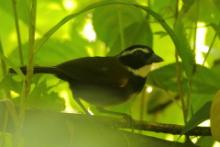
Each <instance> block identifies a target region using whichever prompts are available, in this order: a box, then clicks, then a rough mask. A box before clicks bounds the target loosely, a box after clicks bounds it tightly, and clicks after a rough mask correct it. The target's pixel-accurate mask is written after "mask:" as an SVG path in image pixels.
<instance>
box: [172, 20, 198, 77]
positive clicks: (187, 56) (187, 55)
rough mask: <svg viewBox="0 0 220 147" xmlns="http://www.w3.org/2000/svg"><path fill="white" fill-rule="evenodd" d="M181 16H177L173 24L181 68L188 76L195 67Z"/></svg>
mask: <svg viewBox="0 0 220 147" xmlns="http://www.w3.org/2000/svg"><path fill="white" fill-rule="evenodd" d="M185 30H186V29H185V28H184V26H183V22H182V20H181V18H179V19H178V20H177V22H176V24H175V26H174V31H175V34H176V39H177V45H176V50H177V52H178V54H179V56H180V57H181V59H182V64H183V68H184V70H185V72H186V74H187V76H188V77H191V76H192V74H193V70H194V68H195V59H194V56H193V54H192V50H191V48H190V45H189V42H188V40H187V38H186V32H185Z"/></svg>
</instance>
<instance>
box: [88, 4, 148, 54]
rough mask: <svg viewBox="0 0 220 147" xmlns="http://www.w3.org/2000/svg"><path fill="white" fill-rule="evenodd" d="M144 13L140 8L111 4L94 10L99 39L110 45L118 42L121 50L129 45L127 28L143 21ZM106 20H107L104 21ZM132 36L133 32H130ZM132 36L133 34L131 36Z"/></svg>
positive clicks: (95, 26)
mask: <svg viewBox="0 0 220 147" xmlns="http://www.w3.org/2000/svg"><path fill="white" fill-rule="evenodd" d="M143 18H144V15H143V13H142V12H141V10H140V9H138V8H135V7H131V6H124V5H111V6H105V7H102V8H96V9H95V10H94V12H93V19H92V20H93V26H94V29H95V31H96V34H97V36H98V38H99V39H101V40H102V41H104V42H105V43H106V45H107V46H108V47H110V48H111V47H112V46H113V44H116V42H117V43H118V44H119V45H120V46H119V50H121V49H124V48H125V47H127V43H128V42H127V40H126V39H125V38H126V35H127V34H124V30H125V28H127V27H128V26H131V25H132V24H134V23H137V22H143ZM103 20H105V21H103ZM129 35H130V36H131V35H132V34H129ZM131 37H132V36H131Z"/></svg>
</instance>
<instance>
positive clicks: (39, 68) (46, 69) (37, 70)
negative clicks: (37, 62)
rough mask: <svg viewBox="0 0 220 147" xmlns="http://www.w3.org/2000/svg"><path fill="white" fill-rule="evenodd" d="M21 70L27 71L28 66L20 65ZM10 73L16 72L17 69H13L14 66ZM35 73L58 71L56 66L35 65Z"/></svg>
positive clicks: (24, 72) (55, 72)
mask: <svg viewBox="0 0 220 147" xmlns="http://www.w3.org/2000/svg"><path fill="white" fill-rule="evenodd" d="M20 70H21V72H22V73H23V74H26V73H27V67H26V66H22V67H20ZM9 72H10V73H16V72H15V70H13V69H12V68H11V69H10V70H9ZM33 72H34V74H37V73H49V74H55V75H56V74H57V73H58V71H57V69H56V68H55V67H43V66H35V67H34V71H33Z"/></svg>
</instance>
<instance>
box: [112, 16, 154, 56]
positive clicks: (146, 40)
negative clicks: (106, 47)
mask: <svg viewBox="0 0 220 147" xmlns="http://www.w3.org/2000/svg"><path fill="white" fill-rule="evenodd" d="M123 36H124V38H123V40H124V42H125V43H124V46H125V47H128V46H131V45H134V44H145V45H148V46H149V47H152V43H153V34H152V30H151V28H150V25H149V23H148V21H147V20H146V18H144V19H143V20H142V21H139V22H135V23H133V24H131V25H129V26H128V27H127V28H125V29H124V31H123ZM117 38H118V39H116V41H115V42H114V44H113V46H111V47H110V49H111V50H110V52H109V55H116V54H117V53H118V52H119V51H121V46H122V44H121V42H118V40H119V39H120V34H118V37H117Z"/></svg>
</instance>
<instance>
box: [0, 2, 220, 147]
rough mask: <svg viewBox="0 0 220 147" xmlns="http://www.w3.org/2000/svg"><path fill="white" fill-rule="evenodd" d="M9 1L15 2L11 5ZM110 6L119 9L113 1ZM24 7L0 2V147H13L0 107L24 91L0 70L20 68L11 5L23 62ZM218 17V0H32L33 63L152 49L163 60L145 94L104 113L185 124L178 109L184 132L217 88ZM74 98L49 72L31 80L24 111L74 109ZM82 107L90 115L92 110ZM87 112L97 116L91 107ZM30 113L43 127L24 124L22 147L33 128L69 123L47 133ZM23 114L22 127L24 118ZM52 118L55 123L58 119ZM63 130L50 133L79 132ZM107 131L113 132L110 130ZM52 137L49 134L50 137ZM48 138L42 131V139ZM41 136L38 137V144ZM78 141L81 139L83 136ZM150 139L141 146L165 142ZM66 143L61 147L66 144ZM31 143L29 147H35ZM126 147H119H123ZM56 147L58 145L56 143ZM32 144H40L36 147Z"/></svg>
mask: <svg viewBox="0 0 220 147" xmlns="http://www.w3.org/2000/svg"><path fill="white" fill-rule="evenodd" d="M13 1H16V5H14V4H15V3H13ZM117 2H122V3H124V4H117ZM30 3H31V1H27V0H12V1H4V0H0V18H1V24H0V25H1V27H0V41H1V47H0V59H1V60H0V69H1V70H0V102H1V105H0V110H1V111H0V118H1V119H0V120H1V122H0V131H1V132H0V146H1V145H2V146H4V145H5V146H7V147H11V146H13V145H12V144H13V141H12V140H13V139H12V138H13V137H12V136H13V135H11V131H9V132H7V128H8V126H9V128H11V127H10V126H11V122H10V121H8V119H7V118H8V117H6V116H7V115H8V109H9V108H8V107H5V106H4V104H5V103H7V101H10V103H12V106H14V107H15V109H16V110H18V109H19V107H20V106H21V105H20V98H21V95H22V89H23V88H24V86H23V80H22V78H21V77H20V76H13V77H12V76H11V75H10V74H7V73H5V69H4V64H6V65H7V68H10V67H11V66H12V67H13V68H14V67H19V66H21V65H20V61H21V58H20V57H19V52H18V43H17V40H18V36H17V33H16V28H15V13H14V11H15V9H14V7H13V5H14V6H16V8H17V11H16V14H17V15H18V22H19V29H20V32H21V33H20V34H21V35H20V37H21V46H22V54H23V60H24V61H25V65H26V64H27V63H28V59H29V54H28V52H29V51H28V49H29V41H28V28H29V21H30V20H31V19H33V18H32V17H31V16H30ZM136 4H137V5H136ZM146 6H147V7H146ZM72 14H73V15H72ZM69 16H71V17H69ZM219 17H220V4H219V1H218V0H162V1H161V0H147V1H146V0H129V1H123V0H121V1H110V0H96V1H91V0H83V1H82V0H81V1H80V0H44V1H43V0H38V1H37V17H36V42H37V43H39V44H40V43H41V44H40V46H37V47H39V48H37V50H36V51H35V52H34V65H43V66H52V65H56V64H58V63H62V62H64V61H67V60H70V59H76V58H80V57H85V56H112V55H116V54H117V53H119V52H120V51H121V50H122V49H124V48H126V47H128V46H130V45H133V44H145V45H148V46H151V47H152V48H153V50H154V51H155V52H156V53H157V54H159V55H160V56H161V57H163V59H164V62H163V63H161V64H157V65H155V66H154V67H153V70H152V72H151V73H150V74H149V77H148V82H147V84H146V90H145V89H144V90H143V92H142V93H141V94H140V95H138V96H137V97H136V98H135V99H131V100H129V101H128V102H126V103H125V104H122V105H119V106H113V107H112V108H109V109H110V110H112V111H119V112H123V113H129V114H130V115H131V116H132V117H133V118H135V119H137V120H147V121H154V122H160V123H172V124H184V121H183V120H184V118H183V111H186V113H187V118H185V119H186V120H187V121H188V122H189V123H186V128H185V129H186V130H190V129H192V128H194V127H196V126H197V125H198V124H200V123H201V122H203V121H204V120H207V119H209V116H208V115H207V114H209V109H207V107H206V106H207V105H208V104H210V101H211V100H212V97H213V95H214V94H215V93H216V91H217V90H219V89H220V77H219V74H220V62H219V61H220V41H219V37H220V18H219ZM63 18H68V19H63ZM62 20H64V21H62ZM54 26H56V27H54ZM48 34H49V35H48ZM177 59H178V60H179V62H177ZM178 79H179V80H178ZM73 96H74V93H73V94H71V92H70V91H69V89H68V86H66V83H65V82H64V81H61V80H59V79H57V78H55V77H54V76H52V75H37V76H34V77H33V79H32V83H31V89H30V94H29V99H27V100H26V107H27V110H45V111H50V112H62V111H66V112H71V113H73V112H81V109H80V107H79V106H77V105H76V103H75V102H74V100H73V98H72V97H73ZM180 99H184V100H185V105H186V106H185V107H186V108H187V110H184V109H182V107H181V105H182V104H181V102H180ZM86 105H87V106H88V107H91V108H92V110H93V107H92V106H90V105H89V104H86ZM203 108H204V109H203ZM154 110H155V111H154ZM94 113H95V114H96V113H97V114H100V113H99V112H96V111H95V110H94ZM40 114H41V113H40ZM37 116H38V117H39V119H40V120H42V122H41V123H42V125H45V126H44V127H42V128H41V127H40V125H37V126H36V124H35V123H33V121H31V123H30V124H29V125H30V126H31V125H33V126H32V127H36V128H35V129H34V130H32V129H33V128H32V129H30V128H31V127H30V126H28V127H27V128H26V130H25V131H26V132H25V133H26V134H28V135H27V136H28V137H27V136H25V135H24V136H25V137H27V139H28V140H29V141H28V143H27V144H28V146H30V144H31V141H30V140H31V139H30V138H31V137H36V136H34V135H33V134H31V133H33V132H34V131H39V132H37V134H38V135H39V134H44V130H46V132H50V131H51V130H53V129H54V128H59V127H62V125H63V126H65V127H67V126H68V125H67V123H69V122H68V121H69V118H68V119H67V118H66V120H67V122H65V119H64V120H63V121H59V122H58V123H57V124H56V122H54V123H55V124H54V126H51V128H49V129H48V130H47V128H48V124H51V123H52V122H53V121H52V122H50V121H48V120H46V121H44V118H45V117H46V116H44V115H43V114H42V116H41V115H39V114H38V115H37ZM26 117H27V120H28V121H27V122H29V120H30V119H31V118H29V117H30V115H27V116H26ZM9 118H10V117H9ZM53 118H54V117H51V119H53ZM54 119H55V120H54V121H56V119H57V120H58V119H59V117H55V118H54ZM62 119H63V117H62ZM34 121H36V119H34ZM27 122H26V124H28V123H27ZM37 123H40V122H37ZM71 125H74V124H71ZM38 127H39V128H38ZM95 127H97V126H95ZM67 128H68V127H67ZM68 129H70V130H68ZM68 129H67V130H65V132H62V131H60V130H58V131H57V132H56V133H58V132H62V133H61V134H60V135H59V133H58V134H57V136H59V137H60V139H61V140H62V139H63V138H62V134H65V136H66V137H70V138H71V137H72V136H71V135H73V136H74V135H75V134H77V133H78V132H80V129H78V130H77V131H76V132H74V131H75V130H74V131H72V130H71V129H72V128H71V127H70V128H68ZM84 129H85V130H86V129H88V128H84ZM90 129H91V128H90ZM96 129H97V128H96ZM96 129H95V130H96ZM102 129H103V132H104V133H107V132H108V131H109V130H108V131H107V132H105V131H106V130H105V129H104V128H101V130H102ZM61 130H62V129H61ZM85 130H84V131H85ZM29 131H30V132H29ZM31 131H33V132H31ZM12 132H13V131H12ZM92 132H95V131H94V130H93V131H92ZM110 132H111V133H112V130H111V131H110ZM25 133H24V134H25ZM29 133H30V134H31V135H30V134H29ZM53 133H54V132H53V131H51V134H53ZM68 133H70V134H69V135H68ZM71 133H74V134H71ZM114 133H116V134H117V133H119V136H121V137H122V138H123V136H124V137H125V138H126V137H128V138H130V136H127V135H125V134H123V133H122V134H120V133H121V132H114ZM51 134H50V133H48V136H50V135H51ZM82 134H83V133H82ZM82 134H81V135H82ZM116 134H113V136H114V135H116ZM143 134H144V135H146V136H154V137H158V138H162V139H164V140H165V139H167V134H151V133H149V132H143ZM96 135H98V134H96ZM117 135H118V134H117ZM55 136H56V135H55ZM57 136H56V137H57ZM88 136H91V135H88ZM88 136H87V137H88ZM25 137H24V138H25ZM45 137H46V136H44V137H42V138H44V139H45ZM56 137H54V138H56ZM1 138H2V140H4V143H3V141H1ZM42 138H41V139H42ZM54 138H53V139H54ZM172 138H173V140H174V141H179V140H178V137H177V136H172ZM32 139H33V138H32ZM49 139H51V138H49ZM53 139H51V140H53ZM80 139H81V141H82V140H83V139H88V138H86V137H85V138H79V140H80ZM139 139H140V138H139ZM42 140H43V139H42ZM70 140H71V139H70ZM79 140H78V141H79ZM113 140H114V139H113ZM149 140H150V141H152V142H151V143H149V142H146V144H148V145H151V146H157V145H160V146H162V144H163V143H164V144H163V146H168V145H170V144H169V143H167V142H160V141H159V143H158V144H157V143H156V142H158V140H153V139H151V138H149ZM32 141H33V140H32ZM65 141H66V142H65V143H67V141H69V140H65ZM74 141H76V140H74V139H73V140H72V143H73V144H74V143H75V144H77V143H78V142H77V141H76V142H74ZM136 141H137V140H136ZM24 142H25V141H24ZM51 142H52V141H48V142H47V143H46V144H44V145H45V146H47V147H48V146H53V145H54V144H51ZM82 142H83V141H82ZM137 142H138V141H137ZM201 142H203V143H201ZM210 142H211V143H210ZM213 142H214V141H213V139H212V138H205V139H203V138H201V139H200V140H199V141H198V144H199V145H201V146H203V145H205V144H209V145H210V144H213ZM32 143H33V146H35V145H34V144H35V143H36V142H34V141H33V142H32ZM62 143H63V142H62ZM67 144H68V143H67ZM91 144H92V143H91ZM95 144H96V143H95ZM119 144H120V143H119ZM128 144H129V141H128ZM128 144H123V145H120V146H129V145H128ZM57 145H58V146H60V144H59V143H58V144H57ZM70 145H71V142H70ZM111 145H112V146H115V145H113V144H111ZM175 145H176V144H173V146H175ZM37 146H43V145H42V144H41V145H39V144H37ZM64 146H68V145H64ZM78 146H80V145H78ZM130 146H143V144H141V145H140V144H138V143H137V144H132V145H131V144H130ZM176 146H178V145H176Z"/></svg>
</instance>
